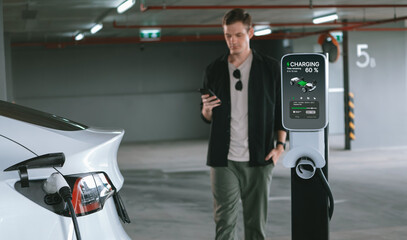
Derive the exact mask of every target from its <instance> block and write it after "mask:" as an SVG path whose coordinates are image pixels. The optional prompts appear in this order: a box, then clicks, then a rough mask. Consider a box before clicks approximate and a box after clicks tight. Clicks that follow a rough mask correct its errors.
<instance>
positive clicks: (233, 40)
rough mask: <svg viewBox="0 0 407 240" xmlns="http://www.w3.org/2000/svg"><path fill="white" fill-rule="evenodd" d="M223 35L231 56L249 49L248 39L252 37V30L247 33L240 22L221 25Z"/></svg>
mask: <svg viewBox="0 0 407 240" xmlns="http://www.w3.org/2000/svg"><path fill="white" fill-rule="evenodd" d="M223 33H224V35H225V40H226V43H227V45H228V47H229V50H230V54H231V55H239V54H241V53H243V52H245V51H247V50H249V49H250V44H249V41H250V38H252V37H253V28H250V29H249V31H247V27H246V26H245V25H244V24H243V23H242V22H235V23H233V24H230V25H223Z"/></svg>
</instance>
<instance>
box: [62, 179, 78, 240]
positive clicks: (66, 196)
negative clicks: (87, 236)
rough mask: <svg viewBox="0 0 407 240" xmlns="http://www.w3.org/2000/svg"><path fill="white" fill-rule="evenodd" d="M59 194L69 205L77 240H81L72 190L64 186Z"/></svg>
mask: <svg viewBox="0 0 407 240" xmlns="http://www.w3.org/2000/svg"><path fill="white" fill-rule="evenodd" d="M58 193H59V195H60V196H61V198H62V199H63V200H64V201H65V202H66V204H67V205H68V208H69V212H70V213H71V217H72V222H73V226H74V228H75V234H76V239H77V240H81V233H80V232H79V224H78V220H77V219H76V213H75V209H74V207H73V205H72V193H71V189H70V188H69V187H67V186H64V187H62V188H61V189H59V191H58Z"/></svg>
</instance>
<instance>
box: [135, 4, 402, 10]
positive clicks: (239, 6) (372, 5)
mask: <svg viewBox="0 0 407 240" xmlns="http://www.w3.org/2000/svg"><path fill="white" fill-rule="evenodd" d="M406 7H407V4H325V5H255V6H254V5H207V6H198V5H197V6H193V5H187V6H168V5H161V6H145V5H144V4H142V5H140V9H141V10H142V11H147V10H204V9H207V10H214V9H233V8H243V9H311V8H313V9H314V8H406Z"/></svg>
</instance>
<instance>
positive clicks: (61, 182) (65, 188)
mask: <svg viewBox="0 0 407 240" xmlns="http://www.w3.org/2000/svg"><path fill="white" fill-rule="evenodd" d="M43 189H44V191H45V192H47V193H48V194H53V193H55V192H57V193H58V194H59V195H60V196H61V198H62V199H63V200H64V202H66V204H67V205H68V208H69V212H70V215H71V218H72V222H73V225H74V228H75V234H76V239H77V240H81V239H82V238H81V233H80V231H79V224H78V220H77V218H76V213H75V209H74V207H73V204H72V193H71V188H70V187H69V185H68V183H67V182H66V180H65V178H64V177H63V175H62V174H61V173H59V172H57V173H53V174H52V175H51V176H50V177H48V179H47V180H46V181H45V182H44V185H43Z"/></svg>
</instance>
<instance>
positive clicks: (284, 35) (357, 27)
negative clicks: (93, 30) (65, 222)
mask: <svg viewBox="0 0 407 240" xmlns="http://www.w3.org/2000/svg"><path fill="white" fill-rule="evenodd" d="M402 20H407V16H404V17H399V18H392V19H385V20H379V21H372V22H365V23H360V24H354V25H352V26H343V27H338V28H331V29H325V30H321V31H314V32H277V33H272V34H270V35H267V36H261V37H254V38H253V39H254V40H256V39H257V40H266V39H296V38H301V37H307V36H312V35H317V34H322V33H326V32H331V31H375V30H374V28H365V27H368V26H373V25H378V24H384V23H391V22H397V21H402ZM370 29H371V30H370ZM379 29H380V30H379V31H384V30H383V29H386V28H379ZM389 29H393V30H395V31H406V29H405V28H389ZM221 40H224V36H223V35H200V36H161V38H160V40H159V41H156V42H197V41H221ZM126 43H146V42H145V41H141V40H140V38H139V37H128V38H86V39H85V40H82V41H79V42H78V41H71V42H61V43H12V44H11V46H12V47H38V46H45V47H47V48H64V47H67V46H76V45H95V44H126Z"/></svg>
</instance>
